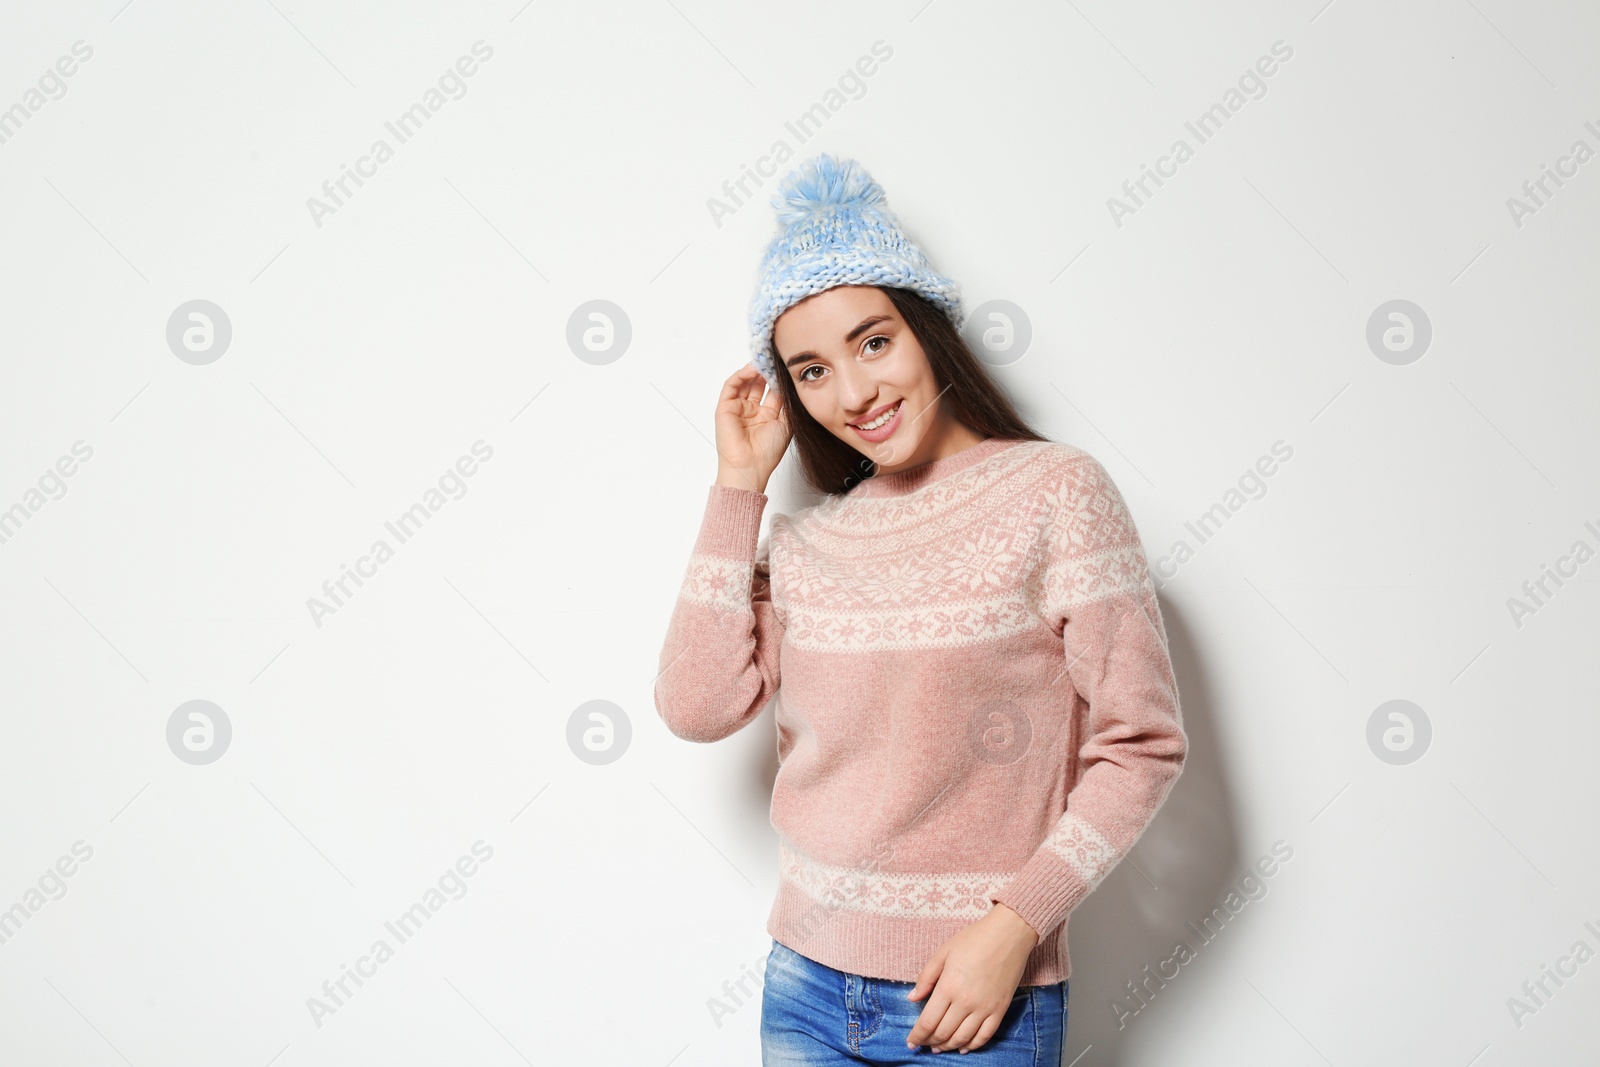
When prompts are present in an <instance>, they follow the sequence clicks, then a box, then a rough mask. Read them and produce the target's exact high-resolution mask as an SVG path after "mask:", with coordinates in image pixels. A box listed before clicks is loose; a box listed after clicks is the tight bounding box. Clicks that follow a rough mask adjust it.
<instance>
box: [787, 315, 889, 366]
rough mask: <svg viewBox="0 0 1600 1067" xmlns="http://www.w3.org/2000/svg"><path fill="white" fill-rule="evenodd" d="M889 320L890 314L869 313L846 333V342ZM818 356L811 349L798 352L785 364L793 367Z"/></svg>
mask: <svg viewBox="0 0 1600 1067" xmlns="http://www.w3.org/2000/svg"><path fill="white" fill-rule="evenodd" d="M888 321H889V316H888V315H869V316H867V317H866V318H864V319H862V320H861V321H860V322H858V323H856V325H855V327H854V328H853V329H852V330H851V331H850V332H849V333H847V334H845V335H844V343H845V344H849V343H850V342H851V341H854V340H855V339H856V338H857V337H860V336H861V335H862V334H864V333H866V332H867V330H869V329H871V328H872V327H873V326H876V325H877V324H878V323H880V322H888ZM816 358H817V354H816V353H815V352H812V351H810V350H807V351H805V352H796V353H795V354H794V355H792V356H790V357H789V358H788V359H786V360H784V361H783V365H784V366H785V367H792V366H794V365H795V364H796V363H799V362H800V361H801V360H802V359H816Z"/></svg>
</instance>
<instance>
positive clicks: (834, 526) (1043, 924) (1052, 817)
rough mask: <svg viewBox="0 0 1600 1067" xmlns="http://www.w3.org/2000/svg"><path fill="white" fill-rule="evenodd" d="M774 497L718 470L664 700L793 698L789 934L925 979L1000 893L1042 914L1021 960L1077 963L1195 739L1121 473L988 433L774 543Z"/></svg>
mask: <svg viewBox="0 0 1600 1067" xmlns="http://www.w3.org/2000/svg"><path fill="white" fill-rule="evenodd" d="M766 502H767V497H766V494H764V493H758V492H755V491H754V490H750V489H734V488H729V487H726V486H720V485H715V484H714V485H712V486H711V492H710V497H709V499H708V500H707V502H706V510H705V516H704V518H703V519H702V521H701V525H700V532H699V536H698V539H697V540H696V542H695V545H694V553H693V555H692V556H691V557H690V560H689V568H688V572H687V574H686V575H685V576H684V579H683V584H682V587H681V589H680V591H679V595H678V600H677V603H676V605H675V606H674V609H673V614H672V620H671V623H670V625H669V626H668V629H667V635H666V641H665V644H664V646H663V648H662V650H661V662H660V668H661V674H660V676H659V679H658V681H657V683H656V688H655V704H656V710H657V712H659V714H660V715H661V718H662V719H663V720H664V721H665V722H666V724H667V726H668V727H669V728H670V729H671V730H672V732H673V733H674V734H676V735H677V736H679V737H682V738H685V739H687V740H690V741H717V740H720V739H721V738H724V737H727V736H728V735H729V734H731V733H733V732H734V731H735V730H738V729H739V728H741V727H742V726H744V725H745V724H746V723H748V722H750V721H751V720H752V719H754V718H755V717H756V716H757V715H759V714H760V713H761V710H762V709H763V708H764V707H765V706H766V704H767V702H768V701H769V700H770V699H771V698H772V697H773V696H774V695H776V696H777V698H778V700H777V709H776V712H775V718H776V723H777V749H778V762H779V766H778V775H777V780H776V781H775V782H774V784H773V789H772V810H771V820H772V826H773V828H774V829H775V830H776V831H777V832H778V837H779V846H780V848H779V864H780V866H779V873H780V880H779V887H778V893H777V899H776V900H775V901H774V903H773V906H772V912H771V915H770V917H769V918H768V920H767V931H768V933H770V934H771V935H772V936H773V937H774V938H776V939H777V940H778V941H779V943H781V944H784V945H787V946H788V947H789V948H792V949H794V950H795V951H796V952H798V953H800V954H801V955H803V956H807V957H809V958H811V959H813V960H816V961H818V962H820V963H824V964H827V965H828V966H830V967H834V968H836V969H838V970H841V971H847V972H849V973H852V974H861V975H866V976H869V977H875V978H887V979H891V980H894V981H901V982H910V981H914V980H915V979H916V977H917V975H918V973H919V972H920V971H921V970H922V968H923V966H924V965H925V964H926V963H927V962H928V959H929V957H930V956H931V955H932V954H933V951H934V950H935V949H936V948H938V946H939V945H940V944H941V943H942V942H944V941H945V940H946V939H947V938H949V937H950V936H951V935H952V934H954V933H956V931H958V930H960V929H961V928H962V927H963V926H966V925H968V924H970V923H972V922H974V921H976V920H977V919H980V918H982V917H983V915H984V914H985V913H986V912H988V911H989V910H990V909H991V907H992V902H995V901H998V902H1001V903H1003V904H1006V905H1007V906H1009V907H1011V908H1014V909H1015V910H1016V911H1017V912H1018V913H1019V914H1021V916H1022V917H1023V918H1024V919H1026V920H1027V922H1028V924H1029V925H1030V926H1032V927H1033V928H1034V930H1036V931H1037V932H1038V933H1039V935H1040V941H1039V944H1038V945H1037V946H1036V947H1035V948H1034V950H1033V952H1032V954H1031V955H1030V956H1029V959H1028V963H1027V967H1026V969H1025V970H1024V972H1023V975H1022V981H1021V984H1023V985H1037V984H1043V983H1050V982H1058V981H1060V980H1062V979H1063V978H1066V977H1068V976H1069V975H1070V974H1071V971H1072V968H1071V963H1070V961H1069V959H1068V955H1067V938H1066V927H1067V921H1066V920H1067V917H1068V915H1069V914H1070V913H1071V911H1072V909H1073V908H1075V907H1076V906H1077V905H1078V904H1079V903H1080V902H1081V901H1082V900H1083V899H1084V897H1085V896H1087V895H1088V894H1089V892H1090V890H1092V889H1093V888H1094V887H1095V886H1096V885H1097V884H1098V883H1099V882H1100V880H1101V879H1103V878H1104V877H1105V876H1106V873H1107V872H1108V871H1110V870H1111V868H1112V867H1113V866H1115V865H1116V863H1117V862H1118V860H1120V859H1121V858H1122V857H1123V856H1124V855H1126V854H1127V852H1128V850H1129V849H1130V848H1131V847H1132V846H1133V843H1134V842H1135V841H1136V840H1138V838H1139V835H1140V834H1141V833H1143V831H1144V828H1145V826H1146V825H1147V824H1148V823H1149V822H1150V819H1151V817H1152V816H1154V814H1155V813H1156V810H1157V809H1158V808H1160V806H1161V804H1162V802H1163V801H1164V800H1165V799H1166V796H1167V792H1168V791H1169V790H1170V789H1171V787H1172V784H1173V782H1174V781H1175V780H1176V779H1177V777H1178V774H1179V772H1180V771H1181V770H1182V768H1183V761H1184V757H1185V756H1186V755H1187V752H1188V739H1187V737H1186V735H1185V734H1184V732H1183V725H1182V715H1181V712H1180V710H1179V707H1178V691H1177V683H1176V682H1175V681H1174V679H1173V675H1172V664H1171V660H1170V659H1169V658H1168V653H1167V637H1166V629H1165V626H1164V624H1163V622H1162V619H1161V610H1160V608H1159V607H1158V606H1157V604H1156V594H1155V587H1154V585H1153V584H1152V583H1151V581H1150V577H1149V573H1148V570H1147V568H1146V563H1145V556H1144V550H1143V548H1142V547H1141V545H1140V542H1139V536H1138V532H1137V531H1136V530H1135V528H1134V524H1133V520H1132V518H1131V517H1130V516H1129V514H1128V509H1127V505H1126V504H1125V502H1124V501H1123V499H1122V495H1121V493H1119V492H1118V490H1117V488H1116V486H1115V485H1114V484H1113V483H1112V481H1111V478H1110V476H1109V475H1108V474H1107V473H1106V471H1105V468H1104V467H1102V466H1101V465H1100V463H1099V461H1097V460H1096V459H1095V458H1094V457H1093V456H1091V455H1089V453H1087V452H1084V451H1083V450H1081V449H1079V448H1075V447H1073V446H1071V445H1065V444H1059V443H1056V442H1051V441H1017V440H1009V439H1002V438H988V439H986V440H984V441H983V442H981V443H979V444H977V445H974V446H972V447H970V448H967V449H965V450H963V451H961V452H957V453H955V454H954V455H951V456H947V457H945V458H943V459H937V460H934V461H933V462H931V463H926V464H923V465H922V466H920V467H917V468H915V469H912V470H908V471H902V472H900V473H897V474H887V475H879V476H878V477H876V478H871V479H869V480H867V481H865V482H862V483H860V484H858V485H856V486H855V487H853V488H852V489H851V490H850V491H849V492H848V493H843V494H837V495H834V496H830V497H827V498H825V499H824V500H823V501H822V502H821V503H819V504H817V505H815V506H813V507H809V508H805V509H802V510H801V511H799V512H797V513H795V514H794V515H774V516H773V518H772V525H771V530H770V534H769V536H768V538H766V539H765V540H763V541H761V542H760V543H759V544H758V536H759V534H760V528H761V514H762V511H763V509H764V508H765V506H766ZM780 681H781V682H782V688H781V689H780V688H779V683H780Z"/></svg>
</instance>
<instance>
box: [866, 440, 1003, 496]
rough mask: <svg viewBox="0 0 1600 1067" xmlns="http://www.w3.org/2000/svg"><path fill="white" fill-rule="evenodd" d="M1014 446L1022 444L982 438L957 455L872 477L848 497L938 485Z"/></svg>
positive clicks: (899, 492)
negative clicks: (937, 483) (953, 475)
mask: <svg viewBox="0 0 1600 1067" xmlns="http://www.w3.org/2000/svg"><path fill="white" fill-rule="evenodd" d="M1016 444H1021V441H1019V440H1017V439H1015V438H1009V437H985V438H984V439H983V440H982V441H979V442H978V443H977V444H975V445H968V446H967V447H966V448H963V449H962V450H961V451H960V452H953V453H951V454H950V455H948V456H941V457H939V458H938V459H933V460H929V461H928V462H926V463H921V464H918V465H917V466H915V467H912V468H910V469H908V470H903V471H895V472H894V473H893V474H877V475H874V476H873V477H871V478H868V479H867V480H866V481H864V482H862V483H861V484H860V485H858V486H856V488H855V490H854V491H853V492H851V494H850V495H851V496H863V497H888V496H905V495H906V494H908V493H914V492H916V491H917V490H919V489H924V488H926V487H928V486H930V485H933V484H934V483H936V482H941V481H943V480H944V479H946V478H948V477H950V476H951V475H952V474H955V473H957V472H959V471H963V470H966V469H967V468H968V467H971V466H973V465H975V464H977V463H980V462H982V461H983V460H985V459H988V458H989V457H990V456H993V455H995V454H996V453H998V452H1003V451H1005V450H1006V449H1007V448H1009V447H1011V446H1012V445H1016Z"/></svg>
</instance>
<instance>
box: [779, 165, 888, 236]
mask: <svg viewBox="0 0 1600 1067" xmlns="http://www.w3.org/2000/svg"><path fill="white" fill-rule="evenodd" d="M884 199H885V197H884V195H883V187H882V186H880V185H879V184H878V183H877V182H875V181H873V180H872V175H870V174H868V173H867V172H866V169H865V168H864V167H862V166H861V164H860V163H857V162H856V161H855V160H853V159H846V160H842V161H841V160H838V159H835V158H834V157H833V156H831V155H828V154H827V153H823V154H822V155H820V156H816V157H814V158H812V159H810V160H808V161H807V162H805V163H803V164H801V165H800V166H799V168H797V169H796V170H794V171H793V172H791V173H790V174H789V175H788V176H787V177H785V178H784V180H783V184H782V185H781V186H780V187H779V189H778V192H777V194H776V195H775V196H773V198H772V206H773V207H774V208H775V209H776V210H777V212H778V222H779V223H781V224H782V225H784V226H789V225H792V224H793V223H796V222H801V221H803V220H804V219H805V217H806V216H807V215H809V214H811V213H812V212H814V211H819V210H821V209H823V208H827V207H835V206H839V205H844V204H850V205H856V206H865V205H867V204H881V203H883V202H884Z"/></svg>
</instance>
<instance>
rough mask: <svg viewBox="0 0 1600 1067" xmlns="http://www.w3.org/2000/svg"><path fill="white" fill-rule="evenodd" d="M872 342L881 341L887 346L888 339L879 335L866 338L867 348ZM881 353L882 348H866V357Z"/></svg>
mask: <svg viewBox="0 0 1600 1067" xmlns="http://www.w3.org/2000/svg"><path fill="white" fill-rule="evenodd" d="M874 341H882V342H883V343H884V344H885V345H887V344H888V343H889V339H888V338H887V337H885V336H884V335H883V334H881V333H880V334H877V335H876V336H873V337H869V338H867V342H866V343H867V345H868V346H870V345H871V344H872V342H874ZM882 351H883V349H882V348H868V350H867V354H868V355H876V354H878V353H879V352H882Z"/></svg>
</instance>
